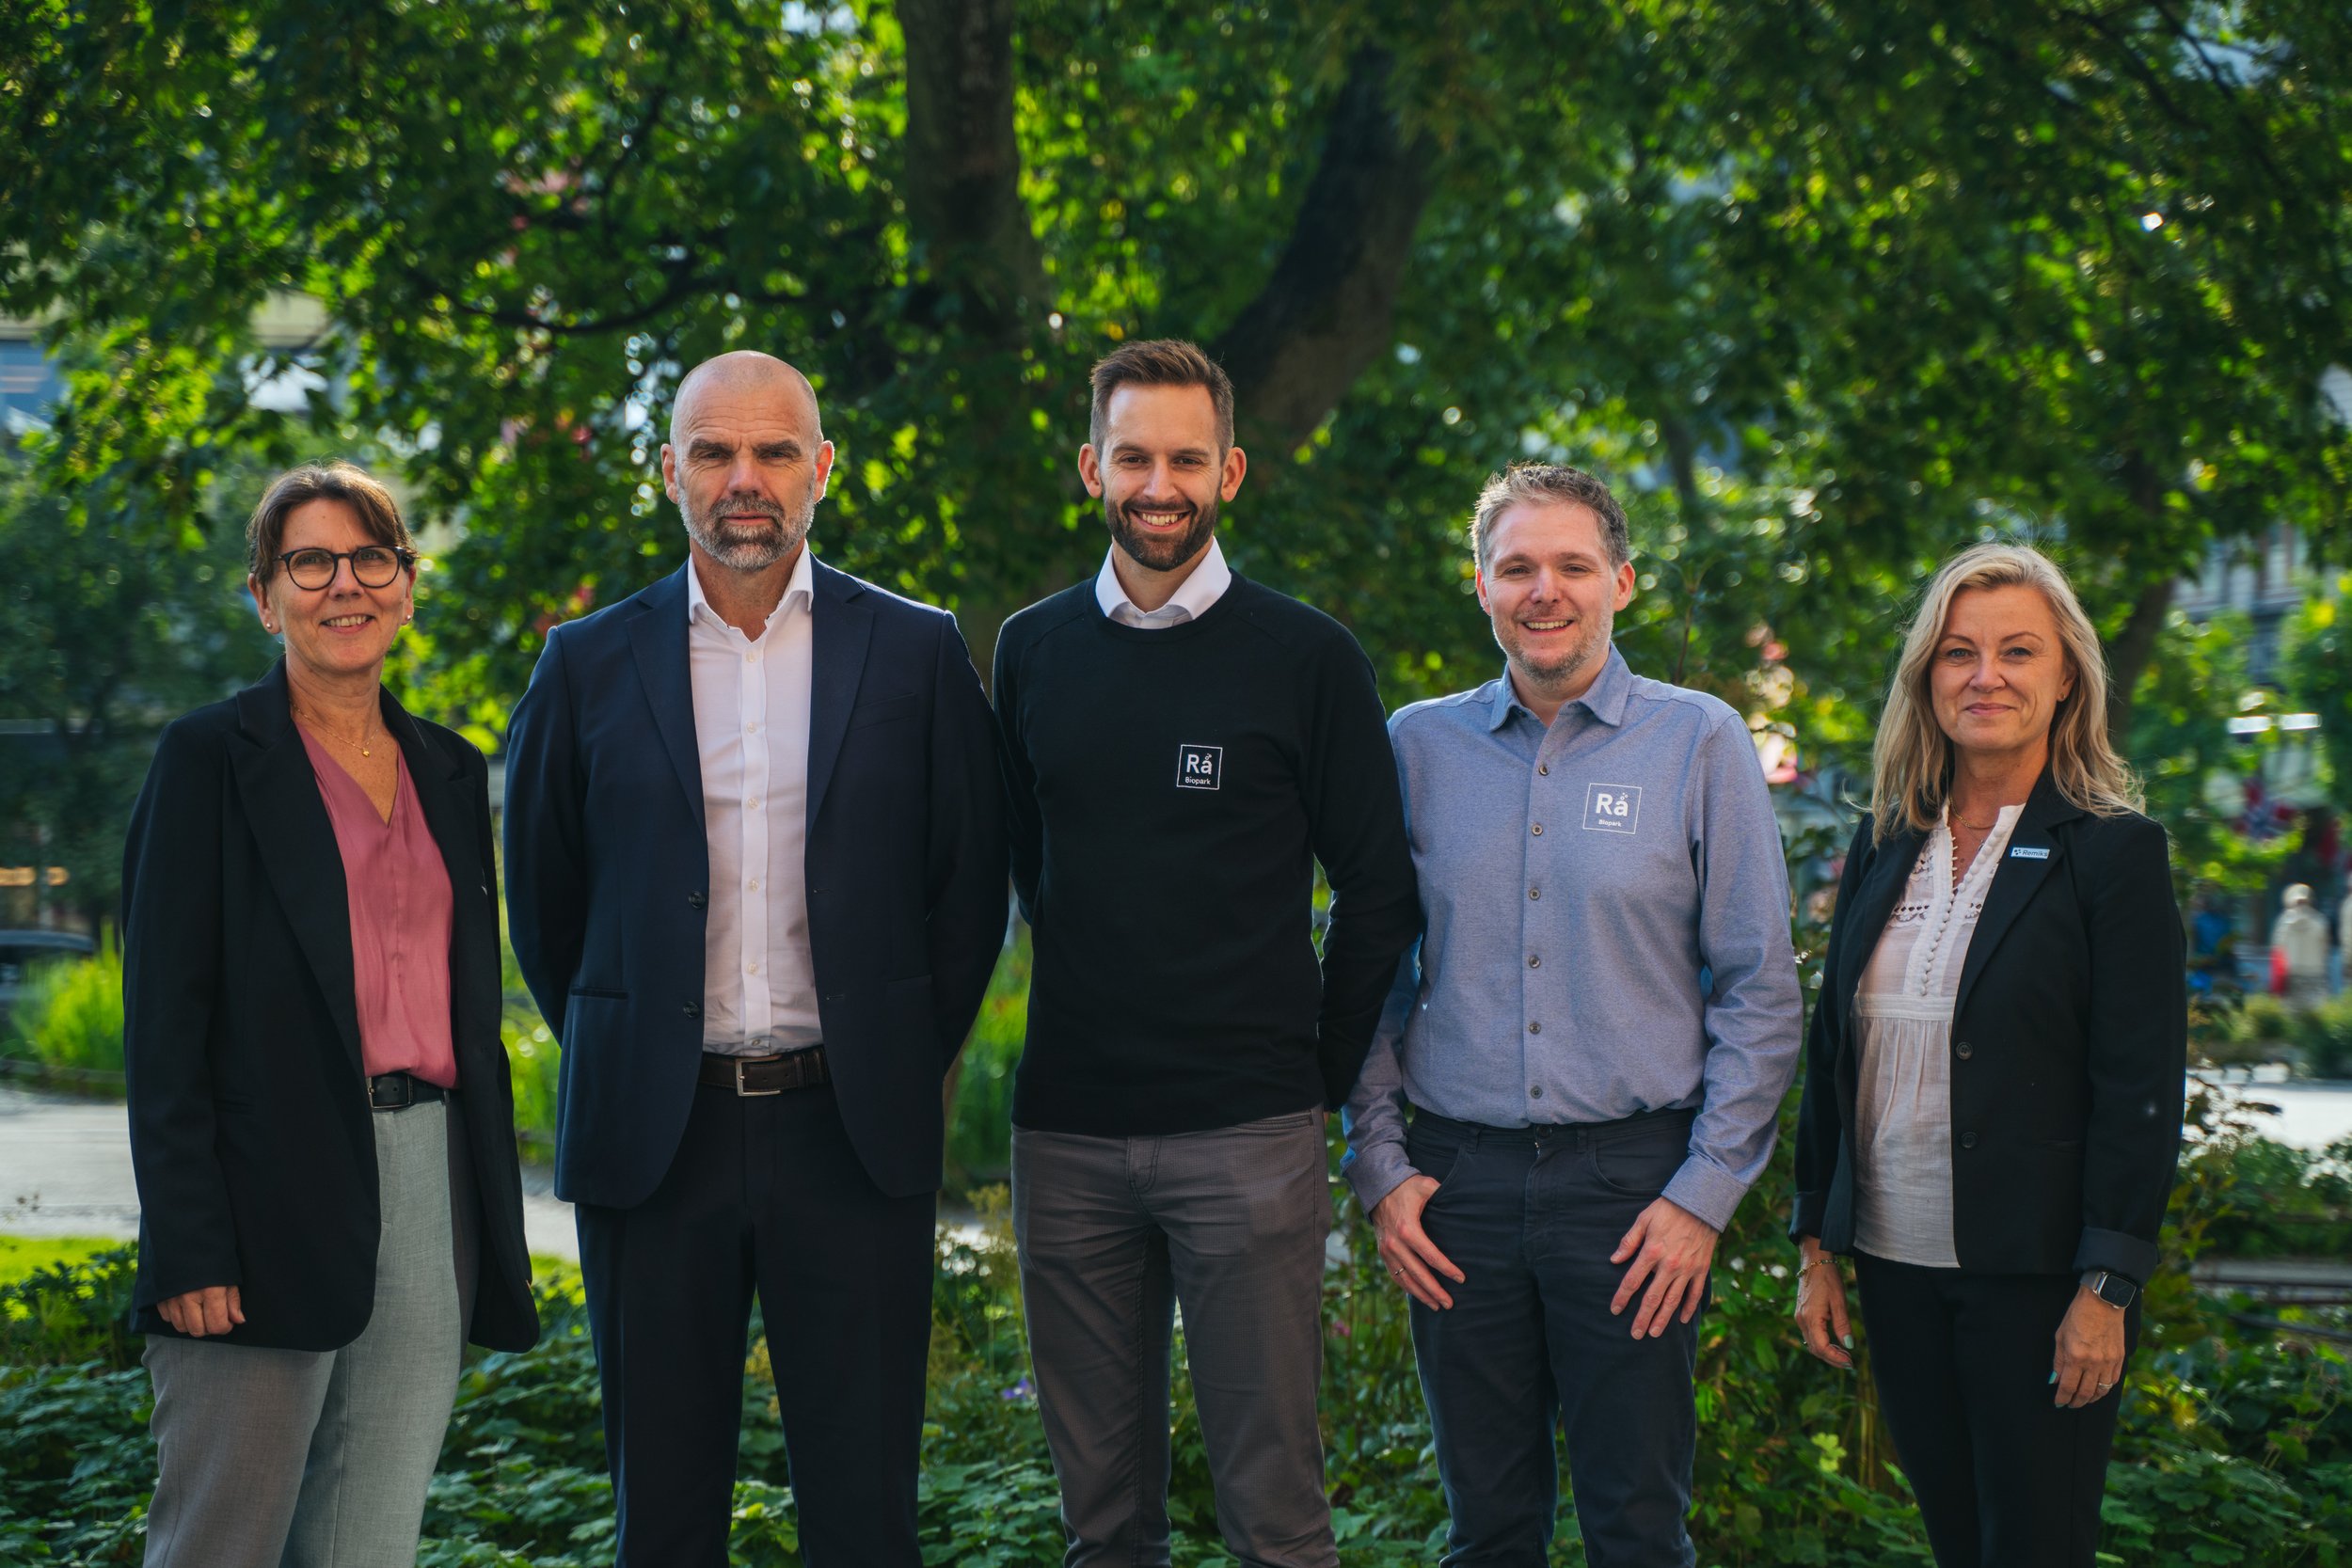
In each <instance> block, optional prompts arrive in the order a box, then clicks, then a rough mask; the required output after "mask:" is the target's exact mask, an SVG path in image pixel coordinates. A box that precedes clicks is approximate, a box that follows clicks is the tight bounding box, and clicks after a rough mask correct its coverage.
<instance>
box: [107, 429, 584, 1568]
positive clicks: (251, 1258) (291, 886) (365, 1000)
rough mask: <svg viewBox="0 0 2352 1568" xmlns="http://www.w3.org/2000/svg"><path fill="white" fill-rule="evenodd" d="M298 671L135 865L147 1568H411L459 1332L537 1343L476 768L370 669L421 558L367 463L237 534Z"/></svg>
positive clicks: (175, 799)
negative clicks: (150, 1398)
mask: <svg viewBox="0 0 2352 1568" xmlns="http://www.w3.org/2000/svg"><path fill="white" fill-rule="evenodd" d="M246 540H247V545H248V552H249V553H248V566H249V575H248V577H247V578H246V586H247V587H248V588H249V589H250V591H251V593H252V594H253V600H254V604H255V606H256V608H257V609H258V610H260V612H261V618H262V626H263V627H264V628H266V629H267V630H269V631H271V632H273V633H275V634H278V635H279V636H282V637H283V638H284V639H285V650H286V651H285V657H284V658H283V659H281V660H280V661H279V662H278V664H276V665H275V666H273V667H272V668H271V670H270V672H269V673H267V674H266V675H264V676H262V679H261V680H260V681H259V682H257V683H256V684H254V685H252V686H250V687H247V688H246V689H245V690H243V691H241V692H239V693H238V694H237V695H236V696H234V697H232V698H230V700H228V701H227V702H223V703H215V704H214V705H212V706H210V707H203V708H199V709H197V710H196V711H195V712H194V713H191V714H188V715H186V716H185V717H183V718H182V719H180V720H178V721H174V722H173V723H172V724H171V725H170V726H169V727H168V728H167V729H166V730H165V731H164V735H163V739H162V741H161V742H160V743H159V744H158V746H157V747H156V751H155V760H154V763H153V766H152V767H151V768H150V769H149V770H148V775H147V783H146V785H145V787H143V788H142V789H141V790H140V792H139V799H138V804H137V806H136V807H135V809H134V811H133V814H132V819H131V833H130V839H129V843H128V845H127V846H126V848H125V851H124V864H123V878H122V894H123V910H124V927H125V930H124V941H123V959H124V978H123V1039H124V1058H125V1066H126V1067H127V1068H128V1069H129V1078H130V1101H131V1158H132V1164H133V1166H134V1168H135V1171H136V1173H137V1178H138V1187H139V1208H140V1214H139V1277H138V1288H137V1294H136V1297H135V1305H136V1308H137V1318H136V1325H137V1327H138V1328H139V1329H140V1330H141V1331H143V1332H144V1333H145V1334H146V1335H147V1337H148V1340H147V1354H146V1362H147V1368H148V1370H149V1372H150V1373H151V1375H152V1376H153V1378H154V1382H155V1414H154V1418H153V1429H154V1433H155V1446H156V1459H157V1465H158V1474H157V1477H156V1481H155V1495H154V1500H153V1502H152V1503H151V1505H150V1507H149V1510H148V1524H147V1561H148V1563H149V1565H150V1568H158V1565H170V1568H182V1565H184V1568H280V1565H284V1568H313V1565H315V1568H362V1565H381V1568H391V1565H393V1564H403V1565H405V1564H408V1563H413V1562H414V1561H415V1560H416V1557H417V1537H418V1529H419V1523H420V1521H421V1518H422V1516H423V1513H424V1498H425V1486H426V1483H427V1482H428V1481H430V1480H431V1479H432V1475H433V1467H434V1465H435V1463H436V1462H437V1460H438V1458H439V1456H440V1451H441V1437H442V1433H443V1430H444V1429H445V1428H446V1427H447V1426H448V1424H449V1415H450V1408H451V1404H452V1402H453V1399H454V1398H455V1395H456V1391H457V1373H458V1367H459V1362H460V1360H461V1358H462V1356H463V1354H464V1351H465V1347H466V1344H467V1342H468V1341H469V1340H470V1341H471V1342H473V1343H475V1344H479V1345H485V1346H487V1347H489V1348H491V1349H494V1350H508V1351H518V1350H526V1349H528V1348H530V1346H531V1345H532V1342H533V1341H534V1340H535V1339H536V1338H537V1337H538V1321H537V1316H536V1311H535V1308H534V1307H533V1306H532V1299H531V1265H530V1259H529V1258H528V1257H527V1256H526V1254H525V1252H524V1249H523V1227H522V1187H521V1178H520V1173H519V1170H518V1168H517V1166H516V1154H515V1117H514V1101H513V1096H512V1091H511V1089H510V1087H509V1081H508V1078H507V1069H506V1056H505V1052H504V1050H503V1048H502V1047H501V1044H500V1040H499V1013H500V1007H501V995H500V988H499V934H498V933H499V918H498V900H497V897H496V895H495V894H494V893H493V891H492V879H493V877H494V874H495V873H494V869H493V866H494V862H493V860H492V856H491V847H490V845H491V840H490V794H489V773H488V769H487V768H486V767H485V765H484V763H483V760H482V753H481V752H478V751H476V750H475V749H474V747H473V745H472V743H471V742H469V741H468V740H466V739H465V738H464V737H463V736H459V735H458V734H457V733H456V732H454V731H453V730H446V729H443V728H442V727H441V726H439V725H438V724H431V723H427V722H425V721H422V720H420V719H414V718H411V717H410V716H409V714H408V713H407V711H406V710H405V709H404V708H403V707H402V706H401V705H400V704H399V703H398V702H397V701H395V700H394V699H393V697H392V695H391V693H390V692H389V691H387V690H385V689H384V686H383V677H384V659H385V656H386V655H387V654H388V653H389V651H390V650H391V647H392V644H393V642H394V641H397V640H398V638H399V636H400V631H401V627H402V626H405V625H406V624H407V622H408V620H409V618H410V617H411V616H412V615H413V614H414V613H415V610H416V599H415V588H416V569H417V557H416V551H415V548H414V546H412V544H411V543H410V540H409V537H408V532H407V530H406V529H405V527H404V526H403V525H402V523H401V519H400V511H399V508H398V507H397V506H396V505H395V504H394V502H393V500H392V497H391V495H390V494H389V492H388V491H386V490H385V488H384V487H383V486H382V485H381V484H378V483H376V482H375V481H374V480H373V479H371V478H369V477H368V476H367V475H366V474H364V473H362V472H361V471H359V470H358V469H357V468H354V467H347V466H343V465H340V464H339V465H336V466H334V467H310V468H297V469H295V470H294V471H293V472H291V473H288V474H286V475H283V476H282V477H280V478H279V479H278V481H277V482H276V483H273V484H272V485H271V486H270V488H269V490H268V493H267V494H265V495H264V496H263V497H262V502H261V505H260V506H258V507H257V508H255V510H254V513H253V519H252V522H251V524H250V526H249V527H248V529H247V531H246Z"/></svg>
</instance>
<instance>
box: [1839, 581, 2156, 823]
mask: <svg viewBox="0 0 2352 1568" xmlns="http://www.w3.org/2000/svg"><path fill="white" fill-rule="evenodd" d="M2011 587H2022V588H2031V589H2033V590H2035V591H2036V592H2038V593H2040V594H2041V595H2042V598H2043V599H2044V600H2045V601H2046V602H2047V603H2048V604H2049V606H2050V618H2051V619H2052V620H2054V621H2056V622H2057V623H2058V643H2059V645H2060V646H2061V647H2063V648H2064V649H2065V651H2066V661H2067V663H2068V664H2069V665H2071V666H2072V667H2073V668H2074V690H2073V691H2072V692H2070V693H2069V694H2068V695H2067V696H2066V697H2064V698H2063V699H2061V700H2060V701H2059V703H2058V711H2057V713H2056V714H2055V715H2053V716H2052V718H2051V720H2050V762H2049V768H2050V782H2051V783H2052V784H2056V785H2058V793H2059V794H2060V795H2062V796H2064V797H2065V798H2066V800H2067V802H2068V803H2069V804H2071V805H2073V806H2074V807H2075V808H2076V809H2077V810H2080V811H2087V812H2089V813H2090V814H2091V815H2092V816H2122V815H2124V814H2125V813H2127V812H2135V811H2137V810H2138V809H2139V806H2140V794H2139V781H2138V780H2137V779H2135V778H2133V777H2132V770H2131V768H2128V767H2127V766H2125V764H2124V762H2123V759H2122V757H2120V756H2118V755H2117V754H2116V752H2115V748H2114V747H2113V746H2112V745H2110V744H2108V741H2107V664H2106V655H2105V654H2104V653H2103V652H2102V651H2101V650H2100V647H2099V633H2098V631H2097V630H2096V629H2095V628H2094V627H2092V626H2091V624H2090V616H2088V615H2085V614H2084V613H2083V607H2082V601H2080V600H2079V599H2077V598H2075V597H2074V588H2073V586H2072V585H2070V584H2069V583H2068V582H2067V580H2066V574H2065V573H2063V572H2061V571H2059V570H2058V566H2057V563H2056V562H2052V561H2051V560H2050V558H2049V557H2048V556H2046V555H2043V554H2042V552H2041V551H2040V550H2036V549H2029V548H2027V547H2026V546H2024V545H1977V546H1972V547H1970V548H1968V549H1965V550H1963V551H1961V553H1960V554H1958V555H1956V556H1954V557H1952V559H1951V560H1949V561H1947V562H1945V563H1944V565H1943V569H1942V570H1940V571H1938V572H1937V573H1936V574H1935V577H1934V578H1932V579H1931V581H1930V582H1929V583H1928V588H1927V592H1926V594H1923V595H1921V597H1920V601H1919V613H1918V614H1917V615H1916V616H1915V617H1914V618H1913V620H1912V623H1911V627H1910V629H1909V630H1908V631H1907V632H1905V633H1904V635H1903V651H1902V653H1901V655H1900V656H1899V657H1898V658H1897V659H1896V661H1895V679H1894V683H1893V685H1892V686H1890V687H1889V688H1888V689H1887V693H1886V711H1885V713H1884V714H1883V716H1882V717H1881V719H1880V721H1879V733H1878V741H1877V744H1876V745H1875V746H1874V747H1873V749H1872V752H1871V758H1870V817H1871V837H1872V839H1873V840H1875V841H1877V842H1879V843H1884V842H1885V841H1886V840H1887V839H1888V838H1889V837H1890V836H1892V835H1893V834H1895V833H1897V832H1901V831H1902V830H1903V829H1905V828H1909V829H1910V830H1912V831H1913V832H1922V833H1924V832H1931V831H1933V829H1934V827H1935V823H1936V818H1937V817H1938V816H1941V815H1942V814H1943V810H1944V806H1945V802H1946V801H1947V800H1949V799H1950V797H1951V791H1952V742H1951V737H1950V736H1947V735H1946V734H1945V733H1944V726H1943V725H1941V724H1939V723H1937V722H1936V721H1935V707H1934V705H1933V703H1932V702H1931V699H1930V697H1929V695H1928V664H1929V661H1930V660H1931V659H1932V658H1933V657H1934V656H1935V645H1936V644H1937V643H1938V642H1940V641H1943V638H1944V623H1945V622H1946V621H1947V620H1948V619H1950V617H1951V612H1952V601H1953V600H1954V599H1955V598H1958V597H1959V596H1960V595H1961V594H1963V593H1966V592H1967V591H1968V590H1969V589H1971V588H2011Z"/></svg>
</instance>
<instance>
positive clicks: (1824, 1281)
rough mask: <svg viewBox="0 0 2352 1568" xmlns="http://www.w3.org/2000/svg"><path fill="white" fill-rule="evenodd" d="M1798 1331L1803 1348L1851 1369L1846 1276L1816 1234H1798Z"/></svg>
mask: <svg viewBox="0 0 2352 1568" xmlns="http://www.w3.org/2000/svg"><path fill="white" fill-rule="evenodd" d="M1797 1251H1798V1254H1799V1256H1800V1258H1801V1259H1802V1260H1801V1261H1800V1263H1799V1264H1798V1267H1797V1333H1798V1334H1799V1335H1800V1336H1802V1337H1803V1338H1804V1348H1805V1349H1807V1350H1809V1351H1811V1352H1812V1353H1813V1354H1815V1355H1817V1356H1819V1357H1820V1358H1821V1359H1822V1360H1824V1361H1826V1362H1828V1363H1829V1364H1830V1365H1831V1366H1833V1367H1836V1368H1838V1369H1840V1370H1846V1371H1851V1370H1853V1325H1852V1323H1851V1321H1849V1320H1848V1318H1847V1316H1846V1278H1845V1275H1842V1274H1840V1273H1839V1272H1838V1269H1837V1259H1835V1258H1833V1257H1831V1256H1830V1255H1829V1254H1828V1253H1826V1252H1823V1251H1822V1250H1821V1243H1820V1238H1819V1237H1814V1236H1804V1237H1800V1238H1799V1239H1798V1242H1797Z"/></svg>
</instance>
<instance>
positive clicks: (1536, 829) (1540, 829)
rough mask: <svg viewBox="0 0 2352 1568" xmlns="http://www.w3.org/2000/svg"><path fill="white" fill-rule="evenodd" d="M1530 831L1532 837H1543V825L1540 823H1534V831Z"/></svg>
mask: <svg viewBox="0 0 2352 1568" xmlns="http://www.w3.org/2000/svg"><path fill="white" fill-rule="evenodd" d="M1531 831H1532V832H1534V835H1535V836H1536V837H1537V838H1541V837H1543V836H1544V825H1543V824H1542V823H1541V822H1538V823H1536V824H1535V826H1534V829H1532V830H1531Z"/></svg>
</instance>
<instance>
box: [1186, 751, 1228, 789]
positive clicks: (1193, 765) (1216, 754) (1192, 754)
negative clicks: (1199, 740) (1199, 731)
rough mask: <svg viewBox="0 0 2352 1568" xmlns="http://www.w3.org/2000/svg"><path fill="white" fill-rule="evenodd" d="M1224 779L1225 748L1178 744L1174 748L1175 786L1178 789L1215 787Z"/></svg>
mask: <svg viewBox="0 0 2352 1568" xmlns="http://www.w3.org/2000/svg"><path fill="white" fill-rule="evenodd" d="M1224 779H1225V748H1224V747H1222V746H1179V747H1177V748H1176V787H1177V788H1179V789H1216V788H1217V787H1219V786H1220V785H1221V784H1223V782H1224Z"/></svg>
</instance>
